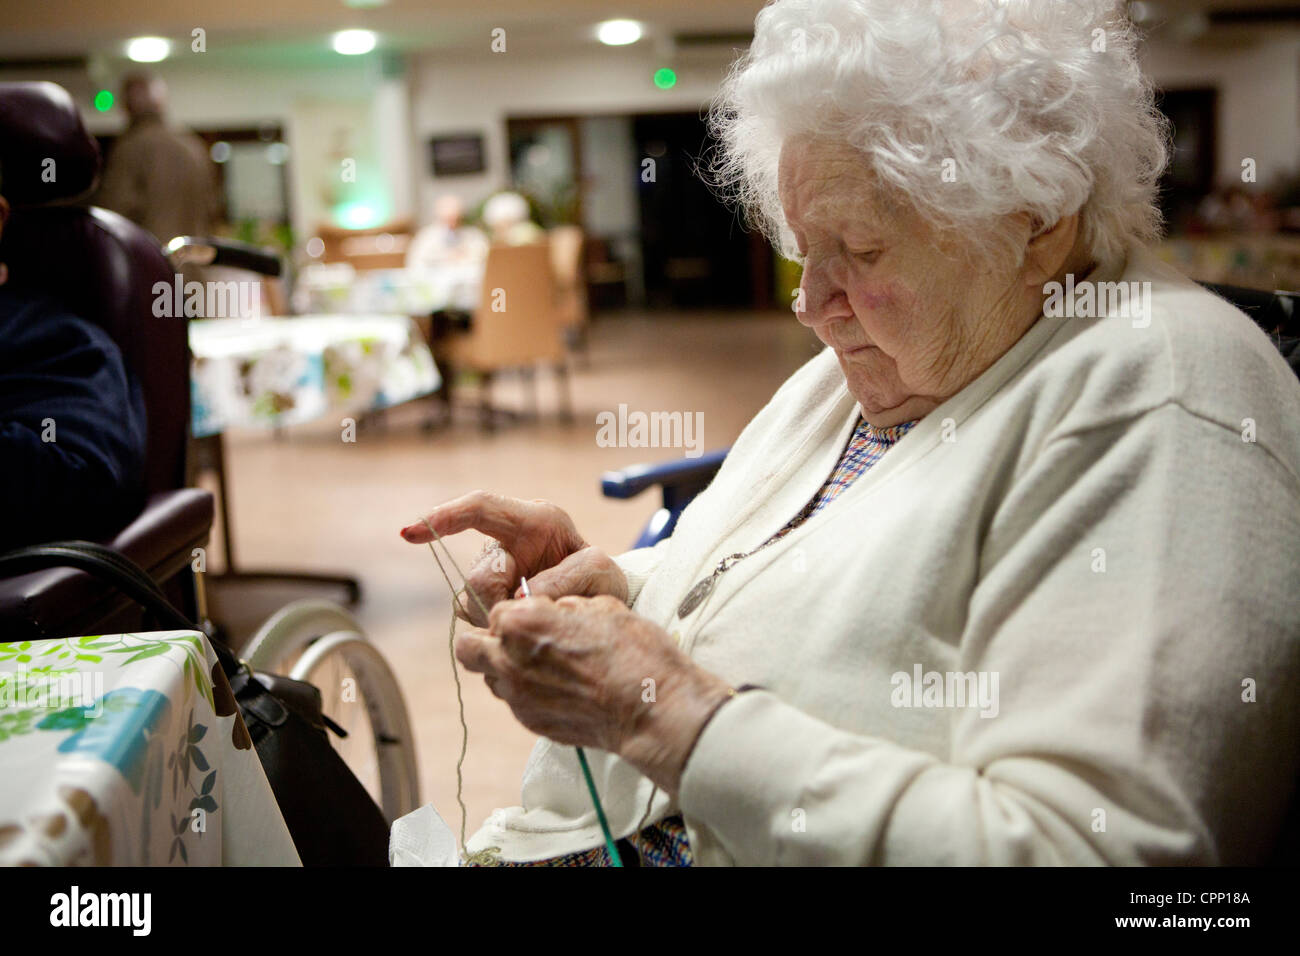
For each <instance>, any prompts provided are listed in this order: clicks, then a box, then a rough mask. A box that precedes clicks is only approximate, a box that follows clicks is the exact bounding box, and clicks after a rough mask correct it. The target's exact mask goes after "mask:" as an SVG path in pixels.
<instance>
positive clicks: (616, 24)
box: [596, 20, 641, 46]
mask: <svg viewBox="0 0 1300 956" xmlns="http://www.w3.org/2000/svg"><path fill="white" fill-rule="evenodd" d="M596 39H598V40H599V41H600V42H601V43H604V44H605V45H606V46H626V45H627V44H629V43H635V42H636V41H637V40H639V39H641V24H639V23H637V22H636V21H635V20H606V21H605V22H604V23H601V24H599V25H597V27H596Z"/></svg>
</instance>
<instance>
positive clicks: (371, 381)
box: [189, 315, 441, 438]
mask: <svg viewBox="0 0 1300 956" xmlns="http://www.w3.org/2000/svg"><path fill="white" fill-rule="evenodd" d="M189 328H190V333H189V334H190V351H191V353H193V359H192V363H191V368H190V401H191V415H192V431H193V434H194V436H195V437H196V438H202V437H205V436H209V435H216V434H219V433H220V432H222V431H224V430H225V429H227V428H230V427H232V426H240V427H245V428H282V427H285V426H287V425H296V424H301V423H303V422H309V421H314V420H316V419H319V418H323V417H325V416H326V415H327V414H333V415H337V416H338V417H339V418H340V419H341V418H343V417H345V416H348V415H359V414H364V413H366V412H371V411H378V410H380V409H384V408H390V407H392V406H394V405H400V404H401V403H403V402H408V401H410V400H412V399H415V398H420V397H422V396H425V395H430V394H432V393H433V392H434V391H436V390H437V388H438V386H439V385H440V384H441V377H440V376H439V374H438V368H437V366H436V365H435V364H434V361H433V355H432V354H431V353H430V352H429V347H428V345H427V344H426V343H425V341H424V336H423V335H421V333H420V330H419V328H418V327H417V326H416V324H415V323H414V322H413V321H412V320H411V319H409V318H407V317H406V316H404V315H348V316H341V315H298V316H292V317H287V318H262V319H196V320H193V321H191V322H190V326H189Z"/></svg>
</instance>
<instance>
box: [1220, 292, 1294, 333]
mask: <svg viewBox="0 0 1300 956" xmlns="http://www.w3.org/2000/svg"><path fill="white" fill-rule="evenodd" d="M1201 285H1202V286H1203V287H1204V288H1206V289H1209V290H1210V291H1211V292H1213V293H1214V294H1215V295H1217V296H1218V297H1219V298H1221V299H1227V300H1228V301H1229V302H1231V303H1232V304H1233V305H1235V306H1236V307H1237V308H1239V309H1240V310H1241V311H1242V312H1245V313H1246V314H1247V315H1248V316H1250V317H1251V318H1252V319H1253V320H1254V321H1255V324H1256V325H1258V326H1259V327H1260V328H1262V329H1263V330H1264V331H1265V332H1267V333H1269V334H1270V335H1279V336H1282V337H1284V338H1295V337H1296V336H1300V307H1297V303H1296V299H1297V294H1296V293H1295V292H1283V291H1276V292H1266V291H1263V290H1261V289H1246V288H1242V287H1241V286H1235V285H1223V284H1221V283H1215V282H1202V283H1201Z"/></svg>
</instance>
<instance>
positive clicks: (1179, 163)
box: [1156, 88, 1219, 232]
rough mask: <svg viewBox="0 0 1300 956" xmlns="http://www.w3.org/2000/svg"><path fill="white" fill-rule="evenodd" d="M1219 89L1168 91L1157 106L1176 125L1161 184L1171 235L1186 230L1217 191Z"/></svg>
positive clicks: (1158, 96) (1162, 205) (1166, 218)
mask: <svg viewBox="0 0 1300 956" xmlns="http://www.w3.org/2000/svg"><path fill="white" fill-rule="evenodd" d="M1218 101H1219V93H1218V91H1217V90H1215V89H1211V88H1203V89H1189V90H1164V91H1163V92H1161V93H1159V94H1158V95H1157V97H1156V106H1157V107H1158V108H1159V109H1160V111H1161V112H1162V113H1164V114H1165V116H1167V117H1169V120H1170V122H1171V123H1172V124H1173V137H1174V150H1173V155H1172V156H1171V157H1170V160H1169V166H1168V168H1167V169H1166V170H1165V175H1164V177H1163V178H1162V179H1161V181H1160V207H1161V211H1162V212H1163V213H1164V215H1165V222H1167V223H1168V224H1169V228H1170V231H1171V232H1183V231H1185V228H1186V225H1187V222H1188V220H1189V219H1190V218H1191V217H1192V216H1193V214H1194V213H1195V212H1196V207H1197V205H1198V204H1199V203H1200V201H1201V200H1202V199H1204V198H1205V196H1206V195H1208V194H1209V193H1210V192H1212V191H1213V190H1214V163H1215V155H1214V152H1215V133H1216V126H1217V121H1218Z"/></svg>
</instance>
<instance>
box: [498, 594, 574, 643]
mask: <svg viewBox="0 0 1300 956" xmlns="http://www.w3.org/2000/svg"><path fill="white" fill-rule="evenodd" d="M558 624H559V617H558V615H557V614H556V608H555V602H554V601H552V600H551V599H550V598H547V597H527V598H516V599H514V600H511V601H502V602H501V603H500V604H498V605H497V606H496V607H494V608H492V613H491V614H489V615H488V624H487V629H488V631H489V633H491V634H492V636H493V637H498V638H500V637H504V636H506V635H510V636H533V637H540V636H542V635H545V634H549V633H552V632H553V631H554V630H555V628H556V626H557V625H558Z"/></svg>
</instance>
